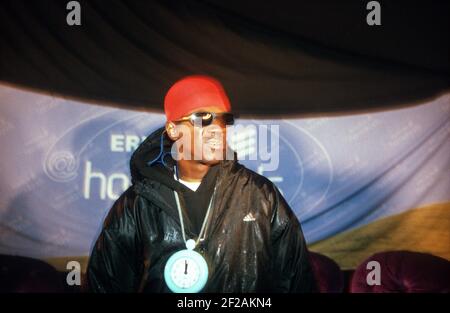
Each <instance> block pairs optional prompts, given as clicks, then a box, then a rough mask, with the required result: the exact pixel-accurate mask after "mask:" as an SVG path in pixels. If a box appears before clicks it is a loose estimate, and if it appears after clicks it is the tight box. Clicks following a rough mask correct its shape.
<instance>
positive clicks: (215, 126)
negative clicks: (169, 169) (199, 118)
mask: <svg viewBox="0 0 450 313" xmlns="http://www.w3.org/2000/svg"><path fill="white" fill-rule="evenodd" d="M195 112H214V113H222V112H221V111H220V110H218V109H217V108H215V107H206V108H202V109H197V110H194V111H192V112H189V113H188V114H186V116H189V115H190V114H192V113H195ZM174 124H175V127H176V128H177V133H178V138H172V139H176V145H177V158H178V160H179V159H180V158H183V159H190V160H194V162H195V161H196V162H200V163H203V164H208V165H214V164H217V163H219V162H220V161H221V160H224V159H225V156H226V148H227V143H226V137H227V136H226V126H227V125H226V123H225V122H224V120H223V119H222V118H220V116H219V117H217V118H215V119H213V121H212V123H211V124H210V125H208V126H203V127H202V125H201V123H200V122H199V123H196V124H195V125H193V124H192V122H191V121H181V122H174ZM197 124H198V125H197ZM166 128H167V126H166Z"/></svg>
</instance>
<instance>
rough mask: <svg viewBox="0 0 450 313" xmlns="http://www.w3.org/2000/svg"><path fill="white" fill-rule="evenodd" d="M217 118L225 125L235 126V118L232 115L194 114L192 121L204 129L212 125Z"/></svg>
mask: <svg viewBox="0 0 450 313" xmlns="http://www.w3.org/2000/svg"><path fill="white" fill-rule="evenodd" d="M215 117H217V118H219V119H221V120H222V121H223V122H224V123H225V125H233V124H234V116H233V114H231V113H222V114H217V115H215V114H213V113H209V112H198V113H194V114H193V115H192V117H191V121H192V122H193V124H194V125H200V124H201V125H202V127H205V126H208V125H211V123H212V122H213V120H214V118H215Z"/></svg>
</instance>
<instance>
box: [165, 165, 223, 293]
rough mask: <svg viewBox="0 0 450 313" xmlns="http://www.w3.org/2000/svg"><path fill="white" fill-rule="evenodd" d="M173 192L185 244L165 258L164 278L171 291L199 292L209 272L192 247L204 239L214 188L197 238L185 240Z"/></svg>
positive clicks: (202, 259) (176, 195) (182, 224)
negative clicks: (181, 248)
mask: <svg viewBox="0 0 450 313" xmlns="http://www.w3.org/2000/svg"><path fill="white" fill-rule="evenodd" d="M175 171H176V167H175ZM176 177H178V175H176ZM174 194H175V201H176V203H177V209H178V215H179V218H180V224H181V233H182V235H183V240H184V242H185V244H186V249H183V250H180V251H178V252H175V253H174V254H172V255H171V256H170V258H169V260H167V263H166V266H165V267H164V280H165V282H166V284H167V287H169V289H170V290H171V291H172V292H175V293H196V292H200V291H201V290H202V289H203V287H205V285H206V282H207V281H208V274H209V272H208V264H207V263H206V260H205V258H204V257H203V256H202V255H201V254H200V253H198V252H196V251H194V249H195V247H196V246H197V245H198V243H199V242H200V241H203V240H205V229H206V225H207V224H208V220H209V215H210V212H211V207H212V204H213V200H214V196H215V194H216V188H215V187H214V192H213V195H212V197H211V199H210V200H209V205H208V209H207V210H206V214H205V218H204V220H203V224H202V227H201V230H200V234H199V236H198V238H197V240H194V239H187V240H186V234H185V231H184V221H183V214H182V211H181V204H180V198H179V196H178V193H177V192H176V191H175V190H174Z"/></svg>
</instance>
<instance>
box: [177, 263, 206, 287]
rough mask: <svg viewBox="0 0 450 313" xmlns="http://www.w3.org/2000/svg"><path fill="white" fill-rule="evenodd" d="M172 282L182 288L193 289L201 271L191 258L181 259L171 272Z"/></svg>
mask: <svg viewBox="0 0 450 313" xmlns="http://www.w3.org/2000/svg"><path fill="white" fill-rule="evenodd" d="M170 276H171V278H172V281H173V282H174V283H175V285H177V286H178V287H180V288H183V289H186V288H191V287H192V286H194V285H195V283H196V282H197V281H198V279H199V276H200V269H199V266H198V264H197V263H196V262H195V261H194V260H192V259H190V258H180V259H178V260H176V261H175V263H174V264H173V266H172V269H171V271H170Z"/></svg>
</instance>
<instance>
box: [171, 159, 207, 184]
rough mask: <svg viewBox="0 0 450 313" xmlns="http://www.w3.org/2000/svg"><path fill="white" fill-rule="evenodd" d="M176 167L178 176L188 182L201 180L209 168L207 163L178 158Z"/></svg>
mask: <svg viewBox="0 0 450 313" xmlns="http://www.w3.org/2000/svg"><path fill="white" fill-rule="evenodd" d="M177 167H178V175H179V177H180V178H181V179H182V180H184V181H188V182H198V181H201V180H202V179H203V177H204V176H205V175H206V173H208V170H209V165H207V164H203V163H200V162H196V161H193V160H179V161H178V162H177Z"/></svg>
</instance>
